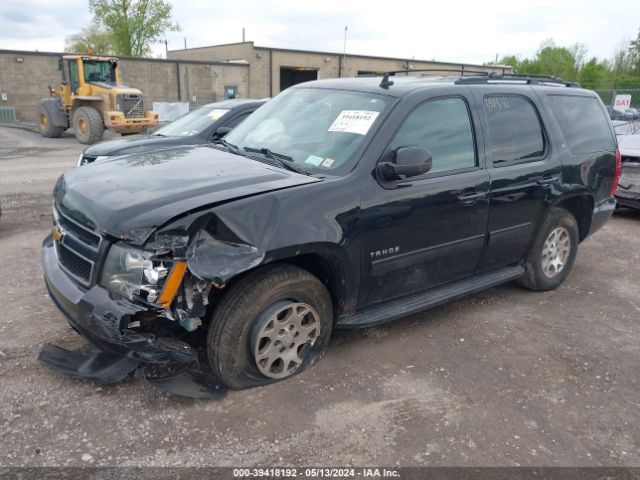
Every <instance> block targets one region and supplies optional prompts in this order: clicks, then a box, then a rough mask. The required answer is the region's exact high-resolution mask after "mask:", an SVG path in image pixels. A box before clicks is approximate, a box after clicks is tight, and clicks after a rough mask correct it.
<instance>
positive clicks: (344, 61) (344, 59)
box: [340, 25, 349, 77]
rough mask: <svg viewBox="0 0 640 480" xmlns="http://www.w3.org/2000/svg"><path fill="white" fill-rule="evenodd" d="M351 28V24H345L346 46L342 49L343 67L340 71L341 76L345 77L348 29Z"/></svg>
mask: <svg viewBox="0 0 640 480" xmlns="http://www.w3.org/2000/svg"><path fill="white" fill-rule="evenodd" d="M348 29H349V25H345V26H344V48H343V50H342V68H341V71H340V77H343V76H344V75H343V72H342V70H344V66H345V63H346V62H347V30H348Z"/></svg>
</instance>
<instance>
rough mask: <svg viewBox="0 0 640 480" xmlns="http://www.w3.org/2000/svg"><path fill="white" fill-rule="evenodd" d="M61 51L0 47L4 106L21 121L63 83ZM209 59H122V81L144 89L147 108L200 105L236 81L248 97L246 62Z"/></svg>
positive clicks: (218, 97)
mask: <svg viewBox="0 0 640 480" xmlns="http://www.w3.org/2000/svg"><path fill="white" fill-rule="evenodd" d="M60 55H61V54H59V53H35V52H20V51H7V50H0V92H4V93H6V95H7V101H2V100H1V99H0V105H3V106H10V107H14V108H15V109H16V116H17V118H18V119H19V120H23V121H35V116H36V108H37V105H38V102H39V100H40V99H41V98H43V97H46V96H48V95H49V91H48V88H47V87H48V86H49V85H51V86H53V87H56V86H58V85H59V84H60V81H61V76H60V72H59V71H58V59H59V58H60ZM17 58H20V59H22V62H21V63H18V62H17V61H16V59H17ZM211 62H212V61H211V60H209V62H208V63H207V62H197V61H189V60H180V61H176V60H155V59H133V58H121V59H120V61H119V65H120V67H121V73H122V81H123V83H124V84H125V85H128V86H131V87H135V88H139V89H140V90H142V93H143V94H144V97H145V106H146V108H149V109H151V108H152V105H153V102H154V101H155V102H176V101H189V102H190V103H191V104H192V105H193V106H197V105H202V104H204V103H209V102H213V101H217V100H222V99H224V87H225V85H234V86H237V87H238V93H239V95H240V97H244V98H247V97H249V78H250V76H249V66H248V65H246V64H219V63H211ZM178 72H179V73H178ZM178 79H179V80H180V81H179V82H178ZM179 93H180V94H179ZM194 99H195V100H194Z"/></svg>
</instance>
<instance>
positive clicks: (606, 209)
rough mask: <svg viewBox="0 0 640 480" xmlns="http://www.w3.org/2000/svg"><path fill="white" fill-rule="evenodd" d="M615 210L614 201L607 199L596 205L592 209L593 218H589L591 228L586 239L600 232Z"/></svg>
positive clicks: (610, 198) (611, 198)
mask: <svg viewBox="0 0 640 480" xmlns="http://www.w3.org/2000/svg"><path fill="white" fill-rule="evenodd" d="M615 209H616V199H615V198H614V197H609V198H607V199H605V200H602V201H600V202H598V203H596V204H595V205H594V207H593V216H592V217H591V227H590V228H589V233H588V234H587V235H586V236H587V237H588V236H590V235H592V234H593V233H595V232H597V231H598V230H600V229H601V228H602V227H603V226H604V224H605V223H607V222H608V221H609V219H610V218H611V215H613V211H614V210H615ZM585 238H586V237H585Z"/></svg>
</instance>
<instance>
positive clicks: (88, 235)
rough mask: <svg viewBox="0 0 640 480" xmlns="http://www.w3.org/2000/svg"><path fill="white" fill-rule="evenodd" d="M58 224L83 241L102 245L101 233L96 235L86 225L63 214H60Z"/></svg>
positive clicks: (95, 245) (96, 246) (92, 244)
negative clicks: (79, 223)
mask: <svg viewBox="0 0 640 480" xmlns="http://www.w3.org/2000/svg"><path fill="white" fill-rule="evenodd" d="M58 213H59V211H58ZM58 225H59V226H60V228H62V230H64V231H66V232H69V233H70V234H72V235H73V236H74V237H76V238H77V239H78V240H80V241H81V242H83V243H86V244H88V245H91V246H92V247H95V248H98V245H100V236H99V235H96V234H95V233H93V232H91V231H89V230H87V229H86V228H85V227H81V226H80V225H78V224H77V223H75V222H74V221H72V220H69V219H68V218H67V217H64V216H63V215H59V216H58Z"/></svg>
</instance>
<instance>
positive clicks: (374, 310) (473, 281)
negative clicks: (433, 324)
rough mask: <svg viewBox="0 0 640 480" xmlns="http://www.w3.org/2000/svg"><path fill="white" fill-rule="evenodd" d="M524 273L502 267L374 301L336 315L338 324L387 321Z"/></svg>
mask: <svg viewBox="0 0 640 480" xmlns="http://www.w3.org/2000/svg"><path fill="white" fill-rule="evenodd" d="M522 275H524V267H522V266H521V265H517V266H512V267H504V268H500V269H498V270H494V271H492V272H488V273H483V274H480V275H476V276H473V277H469V278H465V279H463V280H459V281H457V282H453V283H450V284H448V285H443V286H442V287H438V288H434V289H432V290H429V291H426V292H420V293H418V294H416V295H412V296H410V297H403V298H400V299H398V300H393V301H391V302H387V303H385V304H382V305H376V306H373V307H370V308H367V309H366V310H363V311H361V312H357V313H354V314H350V315H341V316H339V317H338V318H337V321H336V327H337V328H362V327H371V326H374V325H379V324H382V323H386V322H390V321H392V320H396V319H398V318H401V317H405V316H407V315H411V314H413V313H416V312H420V311H422V310H426V309H428V308H431V307H435V306H436V305H441V304H443V303H446V302H448V301H450V300H455V299H456V298H460V297H464V296H465V295H469V294H472V293H476V292H479V291H481V290H484V289H486V288H490V287H494V286H496V285H500V284H501V283H506V282H510V281H511V280H515V279H517V278H520V277H521V276H522Z"/></svg>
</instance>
